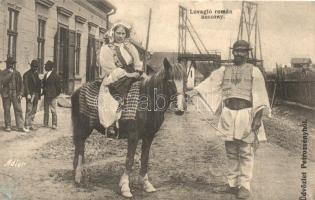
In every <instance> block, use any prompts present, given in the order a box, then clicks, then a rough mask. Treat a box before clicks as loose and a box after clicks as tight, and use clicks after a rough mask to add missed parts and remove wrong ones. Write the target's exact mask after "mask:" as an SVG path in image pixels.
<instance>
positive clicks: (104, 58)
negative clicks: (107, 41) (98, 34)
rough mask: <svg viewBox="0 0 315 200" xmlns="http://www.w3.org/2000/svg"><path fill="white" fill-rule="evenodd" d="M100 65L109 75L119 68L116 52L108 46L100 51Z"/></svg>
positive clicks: (104, 46)
mask: <svg viewBox="0 0 315 200" xmlns="http://www.w3.org/2000/svg"><path fill="white" fill-rule="evenodd" d="M99 64H100V66H101V68H102V69H103V70H104V72H105V74H107V75H108V74H110V73H111V72H112V71H113V70H114V69H116V68H117V66H116V65H115V59H114V52H113V50H112V49H111V48H110V47H109V46H108V45H103V46H102V48H101V50H100V55H99Z"/></svg>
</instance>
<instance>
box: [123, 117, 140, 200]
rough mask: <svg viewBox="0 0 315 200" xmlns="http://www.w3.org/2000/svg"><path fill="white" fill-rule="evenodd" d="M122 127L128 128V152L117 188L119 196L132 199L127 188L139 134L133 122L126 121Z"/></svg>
mask: <svg viewBox="0 0 315 200" xmlns="http://www.w3.org/2000/svg"><path fill="white" fill-rule="evenodd" d="M124 125H126V126H127V127H128V152H127V157H126V166H125V167H126V169H125V172H124V174H123V175H122V176H121V178H120V182H119V186H120V190H121V194H122V195H123V196H124V197H128V198H130V197H132V194H131V192H130V187H129V175H130V174H131V171H132V166H133V163H134V156H135V153H136V149H137V145H138V141H139V134H138V131H137V126H136V123H135V121H134V120H128V121H127V122H126V124H124ZM126 130H127V129H126Z"/></svg>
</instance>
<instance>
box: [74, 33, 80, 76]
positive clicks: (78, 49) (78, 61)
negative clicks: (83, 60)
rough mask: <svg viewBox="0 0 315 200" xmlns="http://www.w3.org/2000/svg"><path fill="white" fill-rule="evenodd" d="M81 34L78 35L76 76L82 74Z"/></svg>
mask: <svg viewBox="0 0 315 200" xmlns="http://www.w3.org/2000/svg"><path fill="white" fill-rule="evenodd" d="M80 52H81V33H77V36H76V44H75V75H79V74H80Z"/></svg>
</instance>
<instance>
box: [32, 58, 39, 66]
mask: <svg viewBox="0 0 315 200" xmlns="http://www.w3.org/2000/svg"><path fill="white" fill-rule="evenodd" d="M33 66H37V67H38V66H39V63H38V60H37V59H34V60H32V62H31V67H33Z"/></svg>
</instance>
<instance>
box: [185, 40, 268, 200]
mask: <svg viewBox="0 0 315 200" xmlns="http://www.w3.org/2000/svg"><path fill="white" fill-rule="evenodd" d="M232 49H233V56H234V60H233V62H234V64H232V65H228V66H222V67H220V68H219V69H217V70H216V71H214V72H212V74H211V75H210V77H208V78H207V79H205V80H204V81H203V82H202V83H200V84H199V85H198V86H197V87H196V88H195V90H196V91H198V92H199V94H200V95H201V97H202V98H203V99H204V100H205V102H206V103H207V104H208V105H209V107H210V108H211V110H212V111H213V112H214V113H216V114H219V115H220V119H219V123H218V130H219V132H220V135H222V136H223V139H224V141H225V150H226V155H227V160H228V169H229V172H228V175H227V178H228V185H226V191H227V192H230V193H233V194H235V195H237V198H239V199H247V198H249V197H250V196H251V193H250V181H251V179H252V173H253V167H254V151H255V144H256V142H257V141H258V139H259V140H266V136H265V132H264V127H263V124H262V114H263V113H262V112H263V109H264V108H267V109H266V110H267V111H269V113H270V105H269V99H268V95H267V91H266V87H265V81H264V77H263V75H262V73H261V72H260V70H259V69H258V68H257V67H256V66H254V65H252V64H249V63H247V61H248V56H249V51H250V50H251V48H250V46H249V43H247V42H246V41H244V40H238V41H236V42H235V43H234V45H233V48H232ZM193 94H194V92H191V95H193Z"/></svg>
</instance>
